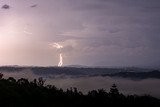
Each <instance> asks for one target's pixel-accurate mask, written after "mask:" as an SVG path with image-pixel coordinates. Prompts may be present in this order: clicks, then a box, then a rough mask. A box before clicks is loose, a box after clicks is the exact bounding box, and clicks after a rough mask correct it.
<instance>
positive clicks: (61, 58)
mask: <svg viewBox="0 0 160 107" xmlns="http://www.w3.org/2000/svg"><path fill="white" fill-rule="evenodd" d="M53 47H56V48H57V49H61V48H63V46H62V45H60V44H58V43H54V45H53ZM62 65H63V57H62V53H60V54H59V63H58V66H59V67H61V66H62Z"/></svg>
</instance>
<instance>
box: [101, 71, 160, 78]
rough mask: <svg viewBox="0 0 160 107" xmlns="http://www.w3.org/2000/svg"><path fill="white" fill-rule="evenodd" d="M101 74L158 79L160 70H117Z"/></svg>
mask: <svg viewBox="0 0 160 107" xmlns="http://www.w3.org/2000/svg"><path fill="white" fill-rule="evenodd" d="M102 76H110V77H123V78H131V79H147V78H156V79H160V71H158V70H154V71H151V72H118V73H112V74H104V75H102Z"/></svg>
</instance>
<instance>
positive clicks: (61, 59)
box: [58, 53, 63, 67]
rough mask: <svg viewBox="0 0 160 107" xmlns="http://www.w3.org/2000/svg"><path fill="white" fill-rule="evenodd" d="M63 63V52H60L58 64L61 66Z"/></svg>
mask: <svg viewBox="0 0 160 107" xmlns="http://www.w3.org/2000/svg"><path fill="white" fill-rule="evenodd" d="M62 65H63V57H62V54H61V53H60V54H59V63H58V66H59V67H61V66H62Z"/></svg>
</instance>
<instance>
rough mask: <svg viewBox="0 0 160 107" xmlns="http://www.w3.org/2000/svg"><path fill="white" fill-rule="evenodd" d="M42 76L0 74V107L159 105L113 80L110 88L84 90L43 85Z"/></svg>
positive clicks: (153, 99)
mask: <svg viewBox="0 0 160 107" xmlns="http://www.w3.org/2000/svg"><path fill="white" fill-rule="evenodd" d="M44 83H45V80H44V79H43V78H38V79H34V80H33V81H28V79H24V78H21V79H18V80H16V79H14V78H13V77H9V78H8V79H4V78H3V74H0V107H85V106H88V107H105V106H108V107H111V106H112V107H113V106H114V107H115V106H122V107H132V106H135V107H136V106H145V107H160V100H159V99H157V98H154V97H152V96H149V95H144V96H138V95H127V96H125V95H123V94H122V93H120V92H119V90H118V88H117V86H116V85H115V84H113V85H112V87H111V88H110V91H109V92H106V91H105V90H104V89H99V90H92V91H89V92H88V94H83V93H82V92H80V91H78V90H77V88H70V89H67V90H66V91H64V90H62V89H58V88H56V87H55V86H53V85H44Z"/></svg>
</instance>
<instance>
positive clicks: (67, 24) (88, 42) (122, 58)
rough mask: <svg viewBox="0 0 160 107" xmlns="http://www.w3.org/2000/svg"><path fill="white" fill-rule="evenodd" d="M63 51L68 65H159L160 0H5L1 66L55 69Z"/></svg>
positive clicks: (0, 9)
mask: <svg viewBox="0 0 160 107" xmlns="http://www.w3.org/2000/svg"><path fill="white" fill-rule="evenodd" d="M55 42H56V43H59V44H61V45H62V46H63V49H61V50H57V49H56V48H55V47H53V46H52V44H53V43H55ZM59 51H61V53H62V54H63V63H64V66H66V65H77V64H78V65H85V66H151V67H155V66H159V64H160V0H0V65H34V66H56V65H57V64H58V61H59V53H60V52H59Z"/></svg>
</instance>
